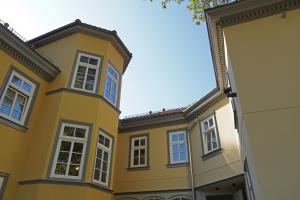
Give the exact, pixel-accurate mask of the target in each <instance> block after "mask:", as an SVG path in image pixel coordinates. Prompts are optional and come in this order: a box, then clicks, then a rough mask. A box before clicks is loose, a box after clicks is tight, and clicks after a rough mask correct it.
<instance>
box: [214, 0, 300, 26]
mask: <svg viewBox="0 0 300 200" xmlns="http://www.w3.org/2000/svg"><path fill="white" fill-rule="evenodd" d="M269 2H270V1H269ZM299 7H300V0H284V1H280V2H277V3H273V4H271V5H266V6H262V7H258V8H254V9H251V10H247V11H243V12H239V13H236V14H233V15H229V16H226V17H222V18H221V19H220V20H219V22H218V24H219V25H220V26H222V27H226V26H231V25H235V24H240V23H243V22H248V21H252V20H255V19H259V18H263V17H268V16H271V15H275V14H279V13H282V12H284V11H288V10H292V9H296V8H299Z"/></svg>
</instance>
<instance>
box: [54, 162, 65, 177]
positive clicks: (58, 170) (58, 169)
mask: <svg viewBox="0 0 300 200" xmlns="http://www.w3.org/2000/svg"><path fill="white" fill-rule="evenodd" d="M66 170H67V165H66V164H57V165H56V167H55V174H59V175H65V174H66Z"/></svg>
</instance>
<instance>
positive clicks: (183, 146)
mask: <svg viewBox="0 0 300 200" xmlns="http://www.w3.org/2000/svg"><path fill="white" fill-rule="evenodd" d="M179 148H180V152H185V144H180V145H179Z"/></svg>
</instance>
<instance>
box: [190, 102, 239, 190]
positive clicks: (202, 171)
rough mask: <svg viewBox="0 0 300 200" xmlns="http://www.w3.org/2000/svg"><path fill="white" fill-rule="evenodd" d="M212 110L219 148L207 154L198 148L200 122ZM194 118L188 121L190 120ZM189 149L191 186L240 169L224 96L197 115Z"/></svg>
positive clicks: (222, 177) (236, 138)
mask: <svg viewBox="0 0 300 200" xmlns="http://www.w3.org/2000/svg"><path fill="white" fill-rule="evenodd" d="M213 113H215V116H216V121H217V128H218V133H219V138H220V145H221V148H222V149H221V150H220V151H219V152H217V153H214V154H212V155H211V156H208V157H202V156H203V155H204V153H203V151H202V146H203V145H202V138H201V130H200V122H201V121H202V120H203V119H205V118H206V117H207V116H209V115H210V114H213ZM193 123H195V121H192V122H190V124H193ZM190 132H191V149H192V158H193V171H194V181H195V187H199V186H203V185H206V184H209V183H213V182H216V181H219V180H222V179H226V178H229V177H233V176H237V175H240V174H242V173H243V170H242V164H241V157H240V152H239V142H238V134H237V131H236V130H235V128H234V122H233V113H232V108H231V104H230V103H229V101H228V99H227V98H224V99H223V100H221V101H220V102H218V103H217V104H215V105H214V106H211V107H210V108H208V109H207V110H206V111H205V112H203V113H201V114H200V115H199V116H198V122H197V123H196V124H194V126H192V129H191V130H190Z"/></svg>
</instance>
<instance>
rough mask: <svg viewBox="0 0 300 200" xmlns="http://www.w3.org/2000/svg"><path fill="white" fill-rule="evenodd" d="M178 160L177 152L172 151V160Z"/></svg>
mask: <svg viewBox="0 0 300 200" xmlns="http://www.w3.org/2000/svg"><path fill="white" fill-rule="evenodd" d="M178 160H179V156H178V153H177V152H173V161H178Z"/></svg>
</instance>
